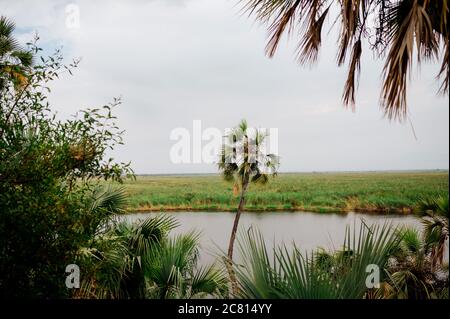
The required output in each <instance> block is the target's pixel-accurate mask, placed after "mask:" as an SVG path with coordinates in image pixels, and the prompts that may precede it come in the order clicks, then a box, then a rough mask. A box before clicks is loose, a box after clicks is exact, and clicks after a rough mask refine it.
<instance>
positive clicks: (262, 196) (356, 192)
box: [125, 171, 448, 213]
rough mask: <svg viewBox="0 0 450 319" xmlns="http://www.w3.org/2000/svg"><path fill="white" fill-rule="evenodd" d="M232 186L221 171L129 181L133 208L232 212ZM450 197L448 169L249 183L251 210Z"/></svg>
mask: <svg viewBox="0 0 450 319" xmlns="http://www.w3.org/2000/svg"><path fill="white" fill-rule="evenodd" d="M232 186H233V185H232V184H230V183H227V182H225V181H223V180H222V178H221V177H220V176H219V175H189V176H187V175H186V176H138V177H137V180H136V181H126V182H125V188H126V190H127V192H128V194H129V207H128V209H129V210H130V211H144V210H146V211H164V210H167V211H168V210H175V211H176V210H193V211H197V210H198V211H206V210H207V211H232V210H235V209H236V207H237V203H238V200H239V199H238V197H235V196H234V195H233V191H232ZM435 195H446V196H448V171H435V172H434V171H429V172H373V173H372V172H370V173H292V174H280V175H279V176H278V177H277V178H275V179H273V180H271V182H270V183H269V184H268V185H262V186H260V185H251V186H250V189H249V192H248V195H247V199H246V210H248V211H274V210H292V211H294V210H299V211H313V212H347V211H365V212H396V213H409V212H410V211H411V209H412V208H413V207H414V205H415V203H416V202H417V200H418V199H419V198H424V197H429V196H435Z"/></svg>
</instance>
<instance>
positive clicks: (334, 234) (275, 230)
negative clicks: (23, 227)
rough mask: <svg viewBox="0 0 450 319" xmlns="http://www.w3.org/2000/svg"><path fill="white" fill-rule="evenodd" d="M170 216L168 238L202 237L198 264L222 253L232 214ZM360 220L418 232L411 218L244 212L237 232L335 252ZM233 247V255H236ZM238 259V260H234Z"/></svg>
mask: <svg viewBox="0 0 450 319" xmlns="http://www.w3.org/2000/svg"><path fill="white" fill-rule="evenodd" d="M157 214H160V213H136V214H129V215H126V216H125V217H124V218H125V219H126V220H128V221H131V222H134V221H137V220H140V219H144V218H147V217H149V216H156V215H157ZM163 214H166V215H172V216H174V217H175V218H176V219H177V220H178V221H179V223H180V226H179V227H177V228H176V229H174V230H173V231H172V233H171V234H179V233H186V232H188V231H190V230H193V229H195V230H199V231H201V233H202V237H201V251H200V261H199V262H200V264H205V263H210V262H212V261H214V260H215V256H217V254H218V253H220V252H221V251H223V252H226V250H227V247H228V241H229V238H230V233H231V229H232V227H233V220H234V216H235V213H229V212H172V213H163ZM361 220H364V222H365V223H366V224H368V225H372V224H380V225H383V224H384V223H386V222H388V223H392V225H407V226H413V227H416V228H418V229H420V221H419V220H418V219H417V218H416V217H414V216H405V215H373V214H370V215H369V214H356V213H348V214H328V213H327V214H318V213H306V212H263V213H251V212H244V213H243V214H242V215H241V219H240V222H239V228H240V231H242V230H247V229H248V228H249V227H251V226H252V227H254V228H257V229H259V230H260V231H261V233H262V234H263V236H264V239H265V240H266V243H267V244H268V246H269V247H272V245H273V244H274V243H275V244H279V243H282V242H284V243H286V244H288V245H289V244H292V243H293V242H294V243H295V244H296V246H297V247H299V248H300V249H302V250H305V251H311V250H313V249H316V248H318V247H322V248H325V249H329V250H332V249H339V248H340V247H341V246H342V243H343V241H344V234H345V228H346V226H353V225H356V227H357V229H359V226H360V224H361ZM236 247H237V246H236V245H235V252H236V253H235V254H237V248H236ZM237 258H239V256H237Z"/></svg>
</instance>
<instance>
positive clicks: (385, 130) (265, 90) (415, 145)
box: [0, 0, 449, 173]
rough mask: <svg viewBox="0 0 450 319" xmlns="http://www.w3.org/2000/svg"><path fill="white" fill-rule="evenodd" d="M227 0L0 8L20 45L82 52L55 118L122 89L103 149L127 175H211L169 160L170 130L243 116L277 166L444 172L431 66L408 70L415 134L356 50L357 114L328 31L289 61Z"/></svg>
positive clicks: (376, 68) (444, 123)
mask: <svg viewBox="0 0 450 319" xmlns="http://www.w3.org/2000/svg"><path fill="white" fill-rule="evenodd" d="M237 2H238V0H153V1H143V0H132V1H110V0H108V1H106V0H100V1H89V0H85V1H83V0H81V1H70V2H65V1H51V0H43V1H32V0H29V1H26V0H17V1H5V0H0V7H1V11H0V13H1V14H2V15H6V16H8V17H9V18H11V19H13V20H14V21H15V22H16V24H17V37H18V38H19V39H20V40H21V41H23V43H25V42H27V41H29V40H30V39H31V38H32V36H33V33H34V32H35V31H37V32H38V33H39V35H40V37H41V40H40V44H41V46H42V47H44V49H45V50H46V51H44V52H50V50H53V49H54V48H55V47H60V46H62V47H63V52H64V55H65V57H67V59H68V60H70V58H73V57H81V58H82V62H81V65H80V67H79V68H78V69H77V70H76V72H75V73H74V76H73V77H70V76H68V75H67V76H64V77H62V78H61V80H59V81H57V82H55V83H54V84H53V91H52V95H51V102H52V104H53V106H54V108H55V110H57V111H58V113H59V115H60V117H62V118H64V117H66V116H68V115H70V114H73V113H75V112H76V111H77V110H79V109H81V108H85V107H94V106H99V105H103V104H105V103H108V102H109V101H111V100H112V98H113V97H117V96H122V98H123V105H121V106H120V109H119V110H118V112H117V115H118V117H119V120H118V124H119V125H120V127H121V128H123V129H125V130H126V135H125V145H124V146H121V147H119V148H118V149H117V150H116V151H115V152H114V154H113V155H114V156H115V157H116V158H117V159H118V160H121V161H129V160H131V162H132V166H133V168H134V169H135V171H136V172H137V173H194V172H195V173H203V172H215V171H216V167H215V166H214V165H212V164H174V163H172V161H171V159H170V156H169V154H170V149H171V148H172V147H173V145H174V144H175V141H171V140H170V133H171V131H172V130H173V129H175V128H177V127H184V128H186V129H187V130H189V131H190V132H192V126H193V121H194V120H201V121H202V127H203V128H204V129H205V128H208V127H215V128H218V129H220V130H222V131H223V130H224V129H225V128H227V127H231V126H234V125H235V124H237V123H238V122H239V120H240V119H242V118H245V119H247V120H248V122H249V124H250V125H251V126H256V127H265V128H278V130H279V133H278V135H279V146H278V149H279V154H280V156H281V171H342V170H344V171H349V170H400V169H436V168H444V169H448V165H449V146H448V145H449V134H448V132H449V103H448V100H447V97H445V98H443V97H437V96H436V95H435V92H436V91H437V88H438V84H437V83H436V82H435V81H434V78H435V75H436V74H437V70H438V66H436V65H422V67H421V69H420V70H414V72H413V73H412V78H411V83H410V86H409V94H408V99H409V110H410V119H411V123H412V125H413V127H414V129H415V132H416V136H417V139H416V138H415V136H414V134H413V130H412V127H411V124H410V123H408V122H406V123H395V122H389V121H388V120H386V119H384V118H383V114H382V112H381V111H380V109H379V104H378V96H379V89H380V83H381V76H380V73H381V68H382V61H380V60H378V59H376V57H374V56H373V55H372V54H371V53H369V52H367V51H366V54H365V56H364V58H363V62H362V74H361V78H360V86H359V90H358V95H357V107H356V112H351V111H350V110H346V109H344V108H343V107H342V104H341V94H342V88H343V84H344V82H345V76H346V70H345V68H338V67H337V66H336V63H335V55H336V48H335V47H336V45H335V43H336V37H335V32H330V33H329V34H328V37H326V41H325V43H324V46H323V47H322V50H321V53H320V60H319V64H318V65H316V66H314V67H311V68H302V67H299V66H298V65H297V64H296V62H295V59H294V55H293V50H294V48H295V45H294V43H293V42H288V41H285V42H283V43H282V45H281V48H280V51H279V52H278V54H277V55H276V57H275V58H273V59H268V58H267V57H265V55H264V46H265V43H266V36H267V34H266V28H265V27H264V26H262V25H260V24H258V23H255V22H254V20H253V18H248V17H247V16H245V15H242V14H240V7H239V6H238V5H236V4H237ZM68 4H75V5H76V6H77V7H76V8H78V9H79V17H80V20H79V22H80V23H79V28H73V27H72V28H71V27H70V26H74V25H73V24H70V23H69V24H67V21H69V22H70V21H72V22H73V20H68V13H67V12H66V10H67V8H68V7H67V5H68ZM71 8H72V7H70V6H69V14H70V13H73V11H71ZM69 18H70V17H69ZM330 20H331V21H328V24H327V27H326V28H325V29H324V30H325V32H324V35H325V36H326V35H327V33H328V31H329V29H330V25H331V23H332V22H333V21H332V19H330ZM68 26H69V27H68Z"/></svg>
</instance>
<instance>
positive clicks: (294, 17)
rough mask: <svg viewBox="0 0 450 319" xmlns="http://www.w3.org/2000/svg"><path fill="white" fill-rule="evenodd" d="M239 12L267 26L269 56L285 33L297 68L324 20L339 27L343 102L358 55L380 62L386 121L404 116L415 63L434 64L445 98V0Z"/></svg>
mask: <svg viewBox="0 0 450 319" xmlns="http://www.w3.org/2000/svg"><path fill="white" fill-rule="evenodd" d="M241 3H242V5H243V10H244V12H248V13H249V14H251V15H254V16H255V17H256V19H257V20H259V21H261V22H263V23H265V24H267V25H268V32H269V41H268V43H267V46H266V53H267V55H268V56H269V57H272V56H273V55H274V54H275V52H276V50H277V48H278V45H279V43H280V40H281V38H282V36H283V35H284V34H286V33H287V34H290V35H291V36H292V37H293V38H295V39H296V41H297V43H298V44H297V51H296V55H297V57H298V61H299V63H300V64H312V63H314V62H316V60H317V59H318V53H319V49H320V46H321V44H322V41H323V39H322V34H323V33H327V32H328V30H322V29H323V28H324V26H325V25H326V23H325V21H326V20H327V19H330V20H331V24H332V27H337V28H339V38H338V48H337V55H336V61H337V64H338V65H339V66H341V65H344V64H345V63H347V64H348V75H347V80H346V82H345V85H344V92H343V95H342V99H343V102H344V104H345V105H351V106H352V107H354V105H355V90H356V88H357V85H358V77H359V73H360V70H361V57H362V55H363V54H369V55H374V56H379V57H380V58H382V59H384V67H383V70H382V77H383V83H382V89H381V95H380V100H381V102H380V103H381V106H382V108H383V109H384V112H385V114H386V116H387V117H388V118H390V119H399V120H403V119H404V118H405V117H406V116H407V100H406V96H407V95H406V92H407V82H408V77H409V76H410V73H411V67H412V65H413V64H414V63H417V64H418V65H419V64H421V63H422V62H423V61H431V62H434V63H439V65H440V71H439V74H438V77H439V78H440V79H441V85H440V89H439V91H440V92H441V93H445V94H447V95H448V87H449V67H450V66H449V40H448V35H449V27H448V15H449V4H448V0H339V1H333V0H241Z"/></svg>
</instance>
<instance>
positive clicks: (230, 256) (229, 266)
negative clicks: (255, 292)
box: [227, 183, 248, 294]
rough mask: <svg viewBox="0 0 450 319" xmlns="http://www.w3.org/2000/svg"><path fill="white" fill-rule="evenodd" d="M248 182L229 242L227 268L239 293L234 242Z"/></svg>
mask: <svg viewBox="0 0 450 319" xmlns="http://www.w3.org/2000/svg"><path fill="white" fill-rule="evenodd" d="M247 186H248V183H245V184H244V185H243V187H242V192H241V199H240V200H239V206H238V209H237V212H236V216H235V217H234V223H233V229H232V230H231V236H230V242H229V244H228V260H227V269H228V274H229V276H230V281H231V288H232V292H233V294H237V292H238V287H237V280H236V274H235V273H234V270H233V249H234V242H235V240H236V233H237V229H238V225H239V218H240V217H241V213H242V210H243V209H244V203H245V192H246V191H247Z"/></svg>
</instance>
